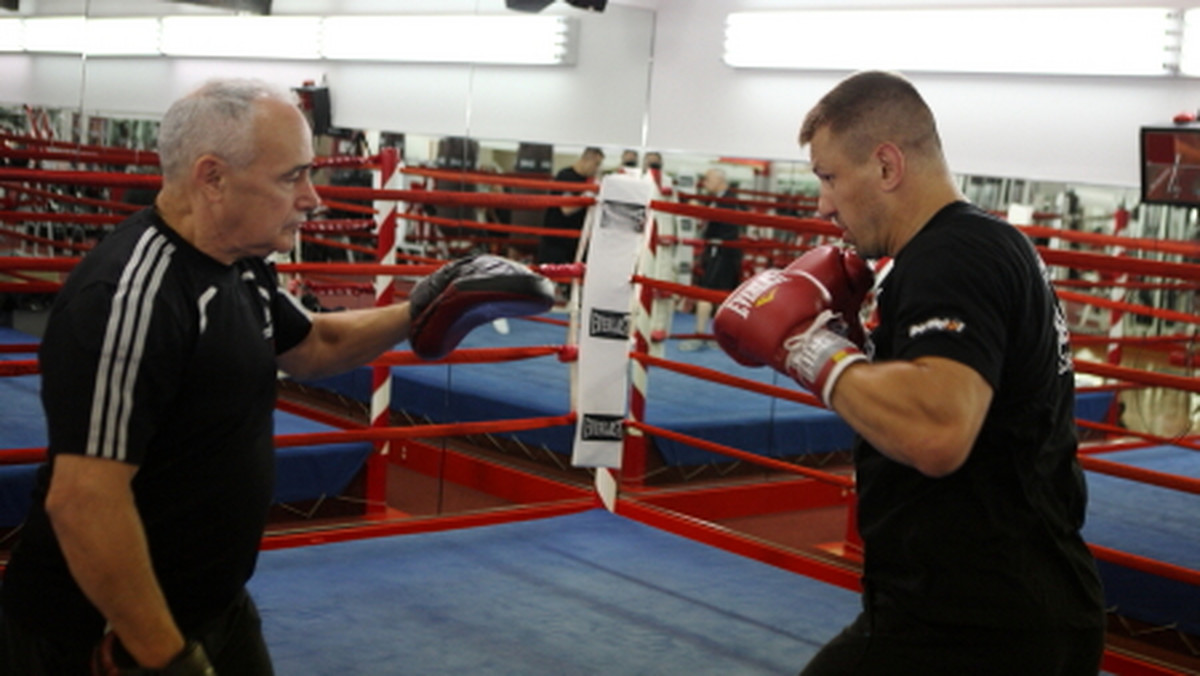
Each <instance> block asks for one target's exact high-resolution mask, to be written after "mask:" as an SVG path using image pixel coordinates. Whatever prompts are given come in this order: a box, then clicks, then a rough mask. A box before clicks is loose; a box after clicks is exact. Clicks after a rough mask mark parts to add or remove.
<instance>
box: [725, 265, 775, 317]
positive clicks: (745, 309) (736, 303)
mask: <svg viewBox="0 0 1200 676" xmlns="http://www.w3.org/2000/svg"><path fill="white" fill-rule="evenodd" d="M786 279H787V276H786V275H784V274H783V271H781V270H766V271H764V272H762V273H761V274H759V275H758V276H757V277H755V278H753V279H751V280H750V281H749V282H747V283H746V284H744V285H742V286H741V287H740V288H739V289H737V291H735V292H734V294H733V295H732V296H730V297H729V299H728V300H726V301H725V305H724V307H725V309H726V310H729V311H731V312H736V313H737V314H738V316H739V317H741V318H743V319H745V318H746V317H747V316H748V315H749V314H750V308H752V307H756V306H758V305H762V304H763V303H765V302H769V301H770V300H771V299H773V298H774V297H775V296H774V294H771V296H770V297H769V298H767V299H766V300H765V301H762V302H759V297H760V296H762V295H763V294H765V293H767V292H768V291H773V290H774V289H775V287H776V286H778V285H779V283H780V282H783V281H784V280H786Z"/></svg>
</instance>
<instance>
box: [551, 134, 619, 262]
mask: <svg viewBox="0 0 1200 676" xmlns="http://www.w3.org/2000/svg"><path fill="white" fill-rule="evenodd" d="M603 162H604V151H602V150H600V149H599V148H595V147H588V148H585V149H584V151H583V153H582V154H580V156H579V158H578V159H576V160H575V162H574V163H572V164H571V166H569V167H564V168H562V169H560V170H559V172H558V173H557V174H555V175H554V180H555V181H561V182H564V183H587V182H588V181H591V180H592V178H594V177H595V176H596V173H597V172H598V171H599V170H600V165H601V163H603ZM556 194H559V195H573V194H575V193H570V192H566V193H564V192H560V193H556ZM586 216H587V207H582V206H577V207H550V208H549V209H547V210H546V216H545V218H544V220H543V221H542V227H546V228H553V229H555V230H573V231H575V232H581V231H582V230H583V219H584V218H585V217H586ZM578 246H579V238H578V237H554V236H542V238H541V239H540V240H539V241H538V249H537V257H536V260H537V262H538V263H573V262H574V261H575V250H576V248H578Z"/></svg>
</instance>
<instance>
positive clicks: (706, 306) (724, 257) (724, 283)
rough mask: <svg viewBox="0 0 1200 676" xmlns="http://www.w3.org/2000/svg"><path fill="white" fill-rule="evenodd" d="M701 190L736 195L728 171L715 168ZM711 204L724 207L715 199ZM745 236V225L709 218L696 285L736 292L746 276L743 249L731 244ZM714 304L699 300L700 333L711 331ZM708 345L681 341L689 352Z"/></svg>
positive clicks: (711, 170)
mask: <svg viewBox="0 0 1200 676" xmlns="http://www.w3.org/2000/svg"><path fill="white" fill-rule="evenodd" d="M700 190H701V192H703V193H704V194H705V195H709V196H712V197H723V198H732V197H733V190H732V189H731V188H730V186H729V179H728V177H727V176H726V174H725V170H723V169H717V168H712V169H709V170H708V171H706V172H704V176H703V177H702V178H701V179H700ZM709 206H721V205H720V204H718V203H716V202H713V203H711V204H710V205H709ZM740 235H741V228H740V227H738V226H737V225H734V224H733V223H724V222H721V221H708V222H706V223H705V224H704V229H703V230H702V231H701V235H700V236H701V237H702V238H703V239H704V251H702V252H701V254H700V276H699V278H698V279H697V280H696V285H697V286H699V287H700V288H702V289H711V290H715V291H732V290H733V289H734V288H736V287H737V285H738V283H739V282H741V279H742V250H741V249H739V248H737V247H735V246H730V244H729V243H730V242H733V241H735V240H736V239H737V238H738V237H739V236H740ZM712 315H713V304H712V302H711V301H706V300H698V301H696V333H707V332H708V330H709V329H708V323H709V321H711V320H712ZM703 347H705V342H704V341H702V340H700V339H696V338H690V339H688V340H685V341H683V342H681V343H680V344H679V349H680V350H683V351H685V352H691V351H694V350H699V349H701V348H703Z"/></svg>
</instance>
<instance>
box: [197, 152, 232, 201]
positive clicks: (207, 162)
mask: <svg viewBox="0 0 1200 676" xmlns="http://www.w3.org/2000/svg"><path fill="white" fill-rule="evenodd" d="M226 169H227V165H226V164H225V162H224V161H223V160H222V159H221V158H219V157H217V156H216V155H201V156H200V159H198V160H196V162H195V163H194V164H193V165H192V184H193V185H194V186H195V188H196V190H198V191H199V193H200V194H202V195H204V197H205V198H206V199H208V200H210V201H215V200H217V199H220V196H221V192H222V190H223V188H224V186H225V180H226V175H225V174H226Z"/></svg>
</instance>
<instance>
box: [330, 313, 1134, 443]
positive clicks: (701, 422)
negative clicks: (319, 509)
mask: <svg viewBox="0 0 1200 676" xmlns="http://www.w3.org/2000/svg"><path fill="white" fill-rule="evenodd" d="M551 316H555V317H557V318H560V319H562V318H565V316H564V315H561V314H558V315H551ZM693 322H694V318H693V317H692V315H686V314H677V315H676V316H675V318H674V326H673V331H674V332H675V333H687V332H691V331H694V324H693ZM508 327H509V332H508V333H507V334H502V333H500V332H498V331H496V330H495V329H494V328H492V327H490V326H483V327H480V328H478V329H476V330H475V331H474V332H472V333H471V334H470V335H468V336H467V338H466V339H465V340H464V341H463V343H462V347H527V346H534V345H538V346H540V345H561V344H563V343H564V342H565V339H566V329H565V328H564V327H561V326H555V325H551V324H546V323H542V322H531V321H525V320H510V321H509V322H508ZM397 347H398V349H407V346H406V345H403V344H402V345H399V346H397ZM664 357H665V358H666V359H670V360H673V361H680V362H686V363H690V364H695V365H697V366H703V367H705V368H709V369H714V370H717V371H721V372H724V373H728V374H731V375H736V376H739V377H742V378H747V379H750V380H754V381H757V382H763V383H769V384H773V385H778V386H782V387H787V388H789V389H794V388H796V387H797V386H796V384H795V383H793V382H792V381H791V379H789V378H785V377H783V376H781V375H780V374H778V373H776V372H775V371H774V370H773V369H769V368H747V367H744V366H741V365H739V364H737V363H736V362H734V361H733V360H732V359H730V358H729V357H728V356H726V355H725V353H724V352H722V351H721V350H720V349H718V348H711V347H710V348H705V349H701V350H697V351H694V352H682V351H680V350H679V343H678V341H668V343H667V345H666V352H665V354H664ZM310 384H312V385H314V386H317V387H322V388H325V389H329V390H332V391H334V392H337V393H339V394H341V395H343V396H345V397H348V398H350V399H354V400H357V401H363V402H366V401H370V396H371V375H370V370H369V369H366V368H363V369H358V370H356V371H353V372H350V373H347V374H343V375H341V376H337V377H333V378H326V379H323V380H318V381H314V382H312V383H310ZM568 384H569V371H568V366H567V365H566V364H564V363H561V362H559V361H558V360H557V359H556V358H554V357H540V358H537V359H528V360H523V361H517V362H510V363H504V364H458V365H444V364H443V365H430V366H424V365H421V366H404V367H397V368H393V369H392V408H393V410H398V411H406V412H408V413H411V414H414V415H418V416H428V417H429V418H431V419H432V420H433V421H435V422H439V423H449V422H469V421H478V420H495V419H503V418H526V417H541V416H555V415H562V414H564V413H566V412H568V411H570V410H571V406H570V395H569V391H568V387H569V385H568ZM647 389H648V403H647V406H646V422H648V423H649V424H651V425H657V426H660V427H665V428H668V429H671V430H674V431H676V432H681V433H683V434H689V435H692V436H696V437H699V438H701V439H706V440H708V441H713V442H716V443H720V444H725V445H728V446H732V447H734V448H738V449H741V450H746V451H750V452H753V453H758V454H760V455H765V456H769V457H781V456H790V455H797V454H801V453H823V452H829V451H837V450H844V449H848V448H849V447H850V445H851V443H852V441H853V439H854V433H853V431H852V430H851V429H850V427H849V426H847V425H846V424H845V423H844V422H843V421H842V420H841V419H840V418H839V417H838V416H837V415H836V414H834V413H832V412H830V411H827V410H825V409H823V408H816V407H812V406H804V405H802V404H796V403H792V402H787V401H781V400H778V399H775V398H773V397H768V396H766V395H760V394H755V393H752V392H748V391H746V390H742V389H739V388H733V387H728V386H724V385H717V384H712V383H705V382H702V381H699V380H697V379H695V378H693V377H690V376H686V375H682V374H679V373H675V372H672V371H668V370H666V369H661V368H660V369H653V368H652V369H651V370H650V372H649V385H648V388H647ZM1111 399H1112V395H1111V393H1106V392H1100V393H1088V394H1084V395H1081V396H1080V397H1079V400H1078V402H1077V406H1076V414H1077V415H1078V416H1079V417H1083V418H1086V419H1088V420H1100V419H1102V418H1103V416H1104V414H1105V412H1106V411H1107V410H1108V404H1109V402H1110V401H1111ZM513 436H515V437H516V438H518V439H520V440H521V441H523V442H524V443H527V444H533V445H544V446H546V447H547V448H549V449H550V450H552V451H555V452H558V453H561V454H564V455H569V454H570V453H571V444H572V440H573V439H574V429H573V428H571V427H559V428H553V429H544V430H535V431H531V432H521V433H519V434H516V435H513ZM655 445H656V446H657V448H658V450H659V452H660V453H661V455H662V457H663V460H664V461H665V462H666V463H667V464H668V465H681V466H691V465H703V464H708V463H715V462H729V460H728V458H723V457H722V456H719V455H716V454H713V453H709V452H707V451H702V450H699V449H696V448H692V447H690V446H688V445H686V444H682V443H679V442H675V441H671V440H668V439H655Z"/></svg>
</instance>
